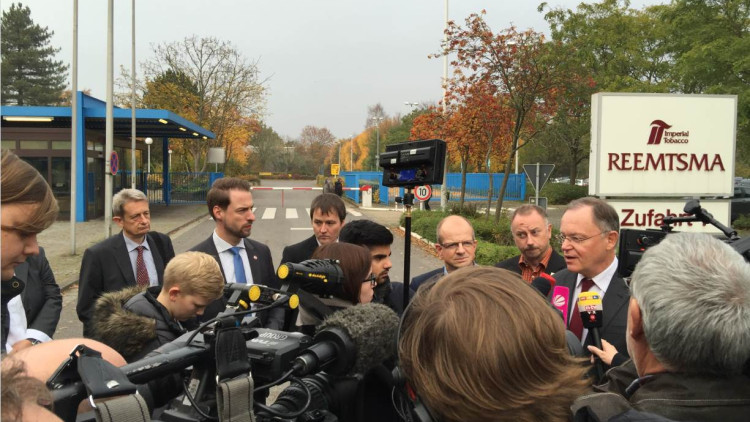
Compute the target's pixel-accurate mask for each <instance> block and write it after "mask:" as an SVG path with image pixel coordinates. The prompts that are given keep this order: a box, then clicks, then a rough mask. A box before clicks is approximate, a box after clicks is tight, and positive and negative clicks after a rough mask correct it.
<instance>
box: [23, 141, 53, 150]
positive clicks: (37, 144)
mask: <svg viewBox="0 0 750 422" xmlns="http://www.w3.org/2000/svg"><path fill="white" fill-rule="evenodd" d="M47 148H49V141H21V146H20V147H19V148H18V149H47Z"/></svg>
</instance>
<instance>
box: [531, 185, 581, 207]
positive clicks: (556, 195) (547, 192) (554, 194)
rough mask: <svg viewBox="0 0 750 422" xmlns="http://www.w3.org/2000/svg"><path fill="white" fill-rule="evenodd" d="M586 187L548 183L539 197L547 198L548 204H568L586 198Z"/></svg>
mask: <svg viewBox="0 0 750 422" xmlns="http://www.w3.org/2000/svg"><path fill="white" fill-rule="evenodd" d="M588 194H589V188H588V186H576V185H569V184H567V183H548V184H547V185H545V186H544V188H543V189H542V192H541V193H540V194H539V196H543V197H546V198H547V203H548V204H567V203H568V202H570V201H572V200H574V199H578V198H583V197H584V196H588Z"/></svg>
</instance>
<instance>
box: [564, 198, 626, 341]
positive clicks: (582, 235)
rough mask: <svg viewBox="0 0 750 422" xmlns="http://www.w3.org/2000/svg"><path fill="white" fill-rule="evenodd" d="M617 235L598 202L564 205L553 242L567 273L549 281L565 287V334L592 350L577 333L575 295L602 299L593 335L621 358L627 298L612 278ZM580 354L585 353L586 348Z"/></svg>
mask: <svg viewBox="0 0 750 422" xmlns="http://www.w3.org/2000/svg"><path fill="white" fill-rule="evenodd" d="M619 230H620V220H619V217H618V215H617V211H615V209H614V208H612V206H611V205H609V204H607V203H606V202H604V201H602V200H601V199H598V198H593V197H586V198H581V199H576V200H575V201H573V202H571V203H570V204H568V208H567V210H565V214H563V217H562V221H561V223H560V236H559V240H560V243H561V245H562V246H561V249H562V252H563V257H564V258H565V263H566V265H567V269H564V270H560V271H558V272H557V273H555V275H554V277H555V280H557V286H565V287H568V288H569V289H570V292H571V295H570V298H569V300H568V307H569V308H568V315H570V317H569V318H568V329H569V330H570V331H572V332H573V333H574V334H575V335H576V336H578V338H579V339H581V342H582V344H583V345H584V346H588V345H591V344H593V340H592V338H591V335H589V332H588V331H589V330H588V329H586V328H583V325H582V321H581V318H580V313H579V312H578V306H577V298H578V295H579V294H580V293H581V292H586V291H593V292H598V293H600V294H602V295H603V299H602V311H603V325H602V327H601V328H600V329H599V334H600V335H601V337H602V339H603V340H606V341H607V342H609V343H610V344H611V345H612V346H614V347H615V348H616V349H617V351H619V352H620V353H621V354H623V355H626V353H627V352H626V350H627V347H626V345H625V325H626V323H627V312H628V300H629V298H630V293H629V291H628V287H627V285H626V284H625V280H623V278H622V277H620V276H619V275H618V274H617V257H616V256H615V248H616V246H617V238H618V236H619ZM605 349H607V347H606V346H605ZM584 351H585V353H587V354H588V353H589V351H588V350H587V348H586V347H584Z"/></svg>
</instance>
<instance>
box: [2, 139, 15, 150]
mask: <svg viewBox="0 0 750 422" xmlns="http://www.w3.org/2000/svg"><path fill="white" fill-rule="evenodd" d="M2 149H16V141H6V140H5V139H3V141H2Z"/></svg>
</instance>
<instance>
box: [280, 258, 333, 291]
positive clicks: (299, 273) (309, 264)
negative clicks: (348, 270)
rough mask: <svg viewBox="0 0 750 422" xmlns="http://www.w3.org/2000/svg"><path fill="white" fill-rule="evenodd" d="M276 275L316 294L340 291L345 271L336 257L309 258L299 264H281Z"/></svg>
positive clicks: (286, 281)
mask: <svg viewBox="0 0 750 422" xmlns="http://www.w3.org/2000/svg"><path fill="white" fill-rule="evenodd" d="M276 276H278V277H279V280H281V281H283V282H285V283H292V284H295V285H297V286H298V287H299V288H300V289H302V290H305V291H307V292H310V293H313V294H316V295H333V294H334V293H338V292H339V291H340V290H341V288H342V283H343V282H344V271H343V270H342V269H341V266H339V261H338V260H336V259H308V260H307V261H302V262H300V263H299V264H295V263H293V262H287V263H284V264H281V265H280V266H279V268H278V270H276Z"/></svg>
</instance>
